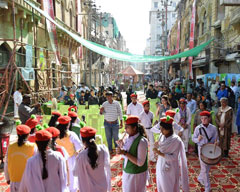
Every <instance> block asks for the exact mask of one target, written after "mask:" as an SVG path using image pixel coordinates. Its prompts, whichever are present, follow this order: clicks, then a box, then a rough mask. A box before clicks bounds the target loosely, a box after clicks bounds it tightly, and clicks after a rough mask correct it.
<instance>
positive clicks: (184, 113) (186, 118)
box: [174, 98, 192, 152]
mask: <svg viewBox="0 0 240 192" xmlns="http://www.w3.org/2000/svg"><path fill="white" fill-rule="evenodd" d="M177 110H178V112H177V113H176V115H175V117H174V120H175V121H176V123H178V124H179V125H180V126H181V127H182V128H183V129H184V131H183V134H182V140H183V143H184V145H185V150H186V152H188V142H189V138H190V137H191V120H192V114H191V111H190V109H189V108H188V107H187V101H186V99H185V98H181V99H180V100H179V108H178V109H177Z"/></svg>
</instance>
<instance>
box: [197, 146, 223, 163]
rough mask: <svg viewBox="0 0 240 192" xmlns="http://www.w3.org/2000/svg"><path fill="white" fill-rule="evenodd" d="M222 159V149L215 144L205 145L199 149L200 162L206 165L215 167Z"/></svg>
mask: <svg viewBox="0 0 240 192" xmlns="http://www.w3.org/2000/svg"><path fill="white" fill-rule="evenodd" d="M221 158H222V149H221V148H220V147H219V146H216V145H215V144H211V143H208V144H205V145H203V146H202V148H201V160H202V161H203V162H204V163H206V164H208V165H216V164H218V163H219V162H220V160H221Z"/></svg>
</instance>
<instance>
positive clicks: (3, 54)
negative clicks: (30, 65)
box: [0, 44, 10, 67]
mask: <svg viewBox="0 0 240 192" xmlns="http://www.w3.org/2000/svg"><path fill="white" fill-rule="evenodd" d="M9 59H10V56H9V51H8V50H7V48H6V47H5V46H4V44H2V45H1V46H0V67H4V66H6V65H7V64H8V61H9Z"/></svg>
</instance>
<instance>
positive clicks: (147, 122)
mask: <svg viewBox="0 0 240 192" xmlns="http://www.w3.org/2000/svg"><path fill="white" fill-rule="evenodd" d="M153 118H154V115H153V113H152V112H151V111H149V112H148V113H146V112H145V111H142V113H141V114H140V116H139V120H140V121H141V124H142V125H143V126H144V128H145V131H146V133H147V136H148V140H149V143H150V151H149V159H150V161H156V160H155V156H154V152H153V148H154V142H155V141H154V135H153V132H152V131H151V127H152V122H153Z"/></svg>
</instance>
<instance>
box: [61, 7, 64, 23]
mask: <svg viewBox="0 0 240 192" xmlns="http://www.w3.org/2000/svg"><path fill="white" fill-rule="evenodd" d="M61 13H62V22H65V7H64V4H63V2H61Z"/></svg>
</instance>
